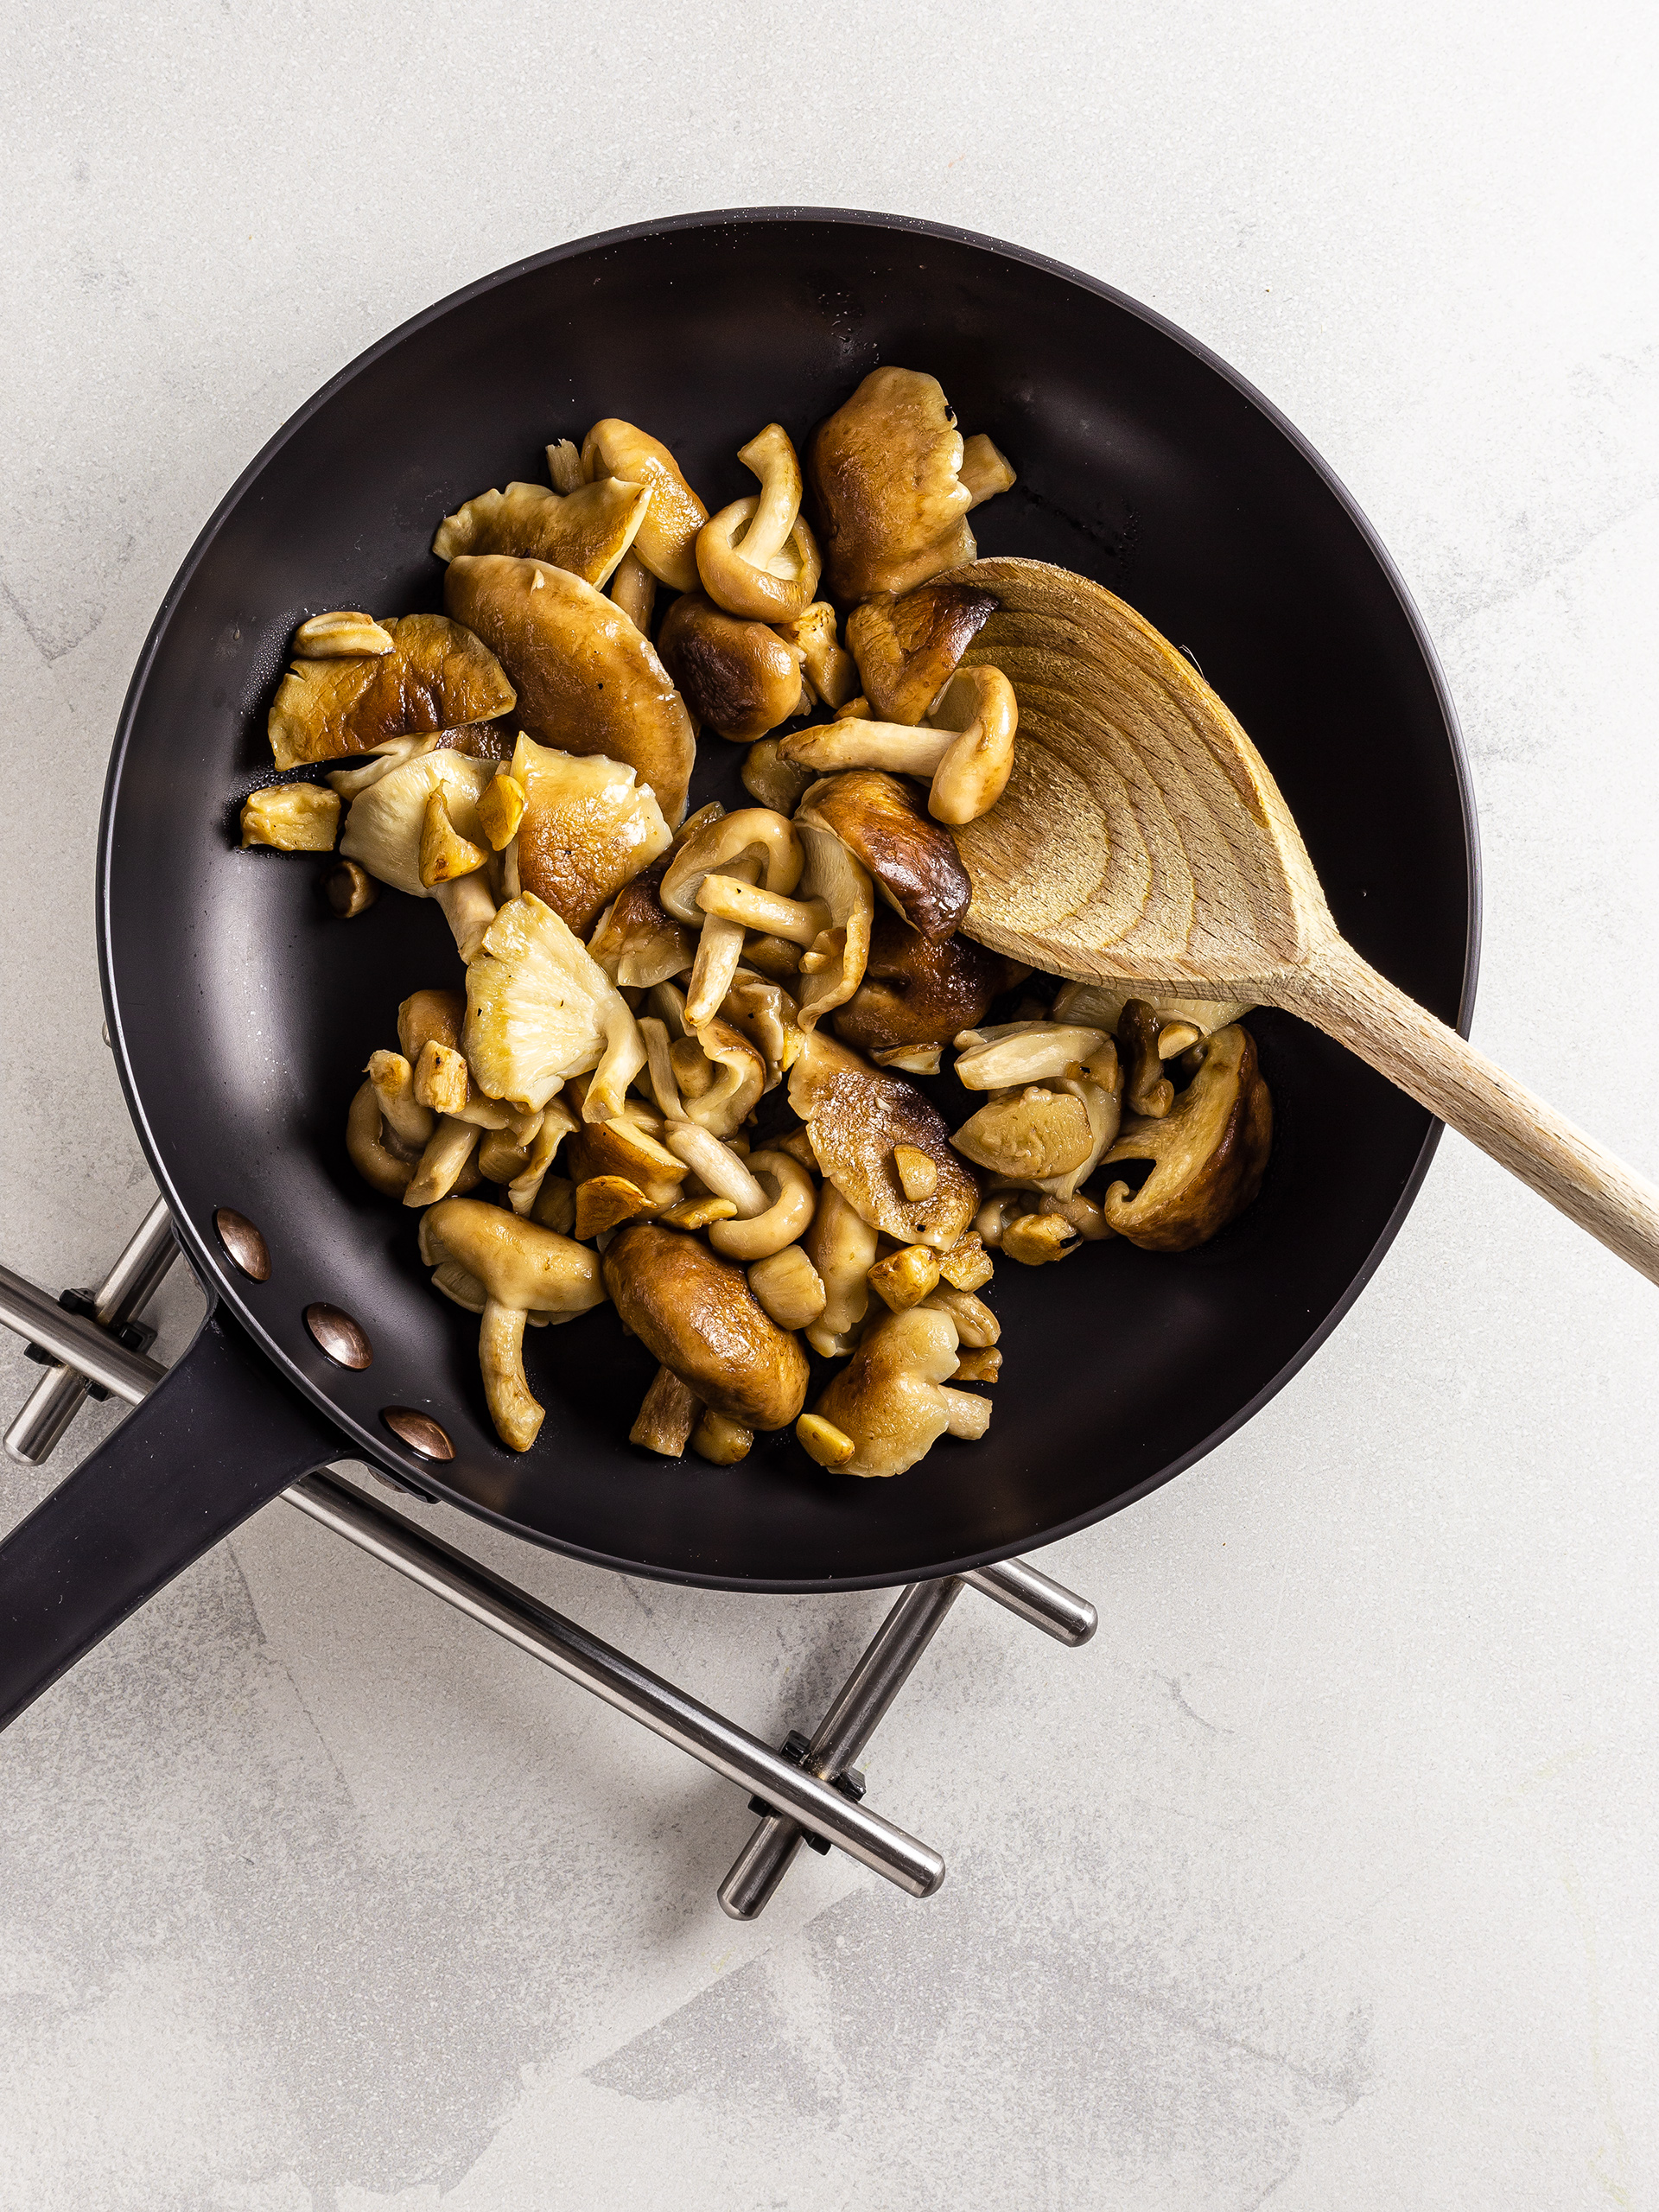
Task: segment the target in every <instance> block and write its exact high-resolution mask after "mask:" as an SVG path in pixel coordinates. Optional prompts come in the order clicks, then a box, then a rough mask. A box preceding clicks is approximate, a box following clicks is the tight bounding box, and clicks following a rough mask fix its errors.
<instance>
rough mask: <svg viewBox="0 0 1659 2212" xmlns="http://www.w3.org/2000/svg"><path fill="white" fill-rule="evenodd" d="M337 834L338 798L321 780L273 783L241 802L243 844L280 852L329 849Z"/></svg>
mask: <svg viewBox="0 0 1659 2212" xmlns="http://www.w3.org/2000/svg"><path fill="white" fill-rule="evenodd" d="M339 834H340V800H339V798H337V797H336V796H335V794H334V792H333V791H325V790H324V789H323V787H322V785H321V784H272V785H269V786H268V787H267V788H266V789H265V790H264V791H251V792H250V793H249V795H248V797H247V798H245V799H244V800H243V802H242V844H243V849H244V850H245V849H247V847H248V846H250V845H270V846H274V847H275V849H277V852H279V853H331V852H333V850H334V839H335V838H336V837H337V836H339Z"/></svg>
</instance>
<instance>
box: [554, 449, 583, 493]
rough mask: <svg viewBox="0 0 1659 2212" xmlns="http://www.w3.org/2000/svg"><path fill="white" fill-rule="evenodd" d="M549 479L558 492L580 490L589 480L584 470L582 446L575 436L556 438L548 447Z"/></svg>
mask: <svg viewBox="0 0 1659 2212" xmlns="http://www.w3.org/2000/svg"><path fill="white" fill-rule="evenodd" d="M547 474H548V480H549V481H550V483H551V485H552V486H553V489H554V490H555V491H556V492H563V493H570V492H579V491H580V490H581V489H582V486H583V485H584V484H585V483H586V482H587V478H586V477H585V476H584V475H583V474H582V448H581V447H580V446H579V445H578V444H577V443H576V442H575V439H574V438H556V439H555V440H554V442H553V443H552V444H551V445H550V446H549V447H548V448H547Z"/></svg>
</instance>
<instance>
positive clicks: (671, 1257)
mask: <svg viewBox="0 0 1659 2212" xmlns="http://www.w3.org/2000/svg"><path fill="white" fill-rule="evenodd" d="M604 1271H605V1282H606V1286H607V1288H608V1290H609V1292H610V1294H611V1297H612V1300H613V1302H614V1304H615V1306H616V1310H617V1312H618V1313H619V1314H620V1317H621V1319H622V1320H623V1322H624V1324H625V1325H626V1327H628V1328H629V1329H631V1330H632V1332H633V1334H634V1335H635V1336H637V1337H638V1338H639V1340H640V1342H641V1343H642V1344H644V1345H645V1349H646V1351H649V1352H650V1353H651V1354H652V1357H653V1358H655V1359H658V1360H659V1361H660V1362H661V1363H662V1364H663V1365H664V1367H669V1368H671V1369H672V1370H674V1372H675V1374H677V1376H679V1377H680V1378H681V1380H682V1381H683V1383H686V1384H687V1385H688V1387H689V1388H690V1389H692V1390H694V1391H695V1392H696V1395H697V1396H698V1397H700V1398H701V1399H702V1402H703V1403H704V1405H706V1406H709V1407H711V1408H713V1410H714V1411H715V1413H718V1414H725V1415H726V1417H727V1418H728V1420H730V1421H741V1423H742V1424H743V1425H744V1427H747V1428H754V1429H773V1428H783V1427H785V1426H786V1425H787V1424H788V1423H789V1422H791V1421H793V1420H794V1418H795V1416H796V1414H798V1413H799V1411H800V1410H801V1406H802V1403H803V1402H804V1398H805V1396H806V1383H807V1364H806V1356H805V1354H804V1352H803V1351H802V1350H801V1348H800V1345H799V1344H798V1343H797V1342H796V1340H795V1338H793V1337H792V1336H791V1334H790V1333H789V1332H787V1331H786V1330H784V1329H780V1328H779V1326H778V1324H777V1323H776V1322H775V1321H774V1320H773V1319H772V1317H771V1315H770V1314H769V1313H767V1312H766V1309H765V1307H764V1306H761V1304H760V1300H758V1299H757V1298H756V1297H755V1296H754V1294H753V1292H752V1291H751V1290H750V1288H749V1286H748V1283H747V1281H746V1279H745V1277H744V1274H743V1271H742V1269H741V1268H736V1267H733V1266H731V1265H730V1264H729V1263H728V1262H726V1261H724V1260H721V1259H718V1258H716V1256H715V1254H714V1253H712V1252H710V1251H709V1249H707V1248H706V1246H704V1245H702V1244H701V1243H698V1242H697V1240H696V1238H695V1237H692V1236H682V1235H680V1234H679V1233H678V1232H677V1231H676V1230H671V1229H660V1228H658V1227H657V1226H655V1225H654V1224H639V1223H632V1224H629V1225H628V1226H627V1227H626V1228H625V1229H623V1230H620V1231H619V1232H618V1234H617V1236H615V1238H614V1239H613V1242H612V1243H611V1245H610V1248H609V1249H608V1250H607V1253H606V1255H605V1262H604Z"/></svg>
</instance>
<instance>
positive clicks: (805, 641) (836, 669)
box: [772, 599, 858, 707]
mask: <svg viewBox="0 0 1659 2212" xmlns="http://www.w3.org/2000/svg"><path fill="white" fill-rule="evenodd" d="M772 627H773V629H774V630H776V631H777V632H778V634H779V637H780V638H781V639H783V641H784V643H785V645H798V646H799V647H800V650H801V656H802V658H803V660H804V663H805V666H806V675H807V681H808V682H809V683H810V684H811V686H812V689H813V690H815V691H816V692H817V695H818V696H819V698H820V699H822V700H823V703H824V705H825V706H826V707H844V706H845V705H846V703H847V702H848V701H849V699H850V698H851V697H852V696H853V694H854V692H855V691H856V690H857V689H858V669H857V666H856V664H855V662H854V659H853V657H852V655H851V653H849V652H847V651H846V650H845V649H844V648H843V647H842V645H840V644H839V643H838V642H837V639H836V610H835V608H834V607H832V606H831V605H830V603H829V601H828V600H827V599H815V600H814V601H813V602H812V604H811V606H810V607H803V608H802V609H801V612H800V613H798V614H797V615H795V616H794V617H793V618H792V619H791V620H788V621H781V622H774V623H773V624H772Z"/></svg>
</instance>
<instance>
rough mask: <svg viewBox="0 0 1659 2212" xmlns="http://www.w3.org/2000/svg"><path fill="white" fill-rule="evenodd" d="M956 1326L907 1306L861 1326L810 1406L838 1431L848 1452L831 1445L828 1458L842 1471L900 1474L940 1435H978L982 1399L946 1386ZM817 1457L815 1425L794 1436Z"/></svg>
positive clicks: (985, 1411)
mask: <svg viewBox="0 0 1659 2212" xmlns="http://www.w3.org/2000/svg"><path fill="white" fill-rule="evenodd" d="M956 1371H957V1325H956V1323H955V1322H954V1321H953V1320H952V1319H951V1318H950V1315H949V1314H948V1313H940V1312H939V1311H938V1309H937V1308H935V1307H932V1306H911V1307H910V1308H909V1309H908V1310H907V1311H906V1312H904V1313H887V1314H884V1315H883V1316H882V1317H881V1319H880V1320H878V1321H877V1322H875V1323H874V1325H873V1326H872V1327H870V1328H868V1329H867V1330H866V1331H865V1333H864V1337H863V1340H862V1342H861V1344H860V1345H859V1347H858V1350H857V1351H855V1353H854V1354H853V1357H852V1358H851V1359H850V1360H849V1362H848V1363H847V1365H846V1366H845V1367H844V1368H842V1370H841V1372H840V1374H839V1375H837V1376H836V1378H835V1380H834V1381H833V1382H832V1383H830V1385H829V1389H827V1390H826V1391H825V1392H824V1394H823V1396H822V1397H821V1398H820V1399H819V1400H818V1402H817V1405H816V1406H815V1407H814V1408H813V1409H812V1410H813V1413H814V1414H816V1415H817V1420H818V1421H819V1422H820V1423H822V1424H823V1425H824V1427H828V1428H830V1429H833V1430H836V1431H838V1432H839V1433H840V1435H841V1436H842V1438H844V1439H846V1440H847V1441H848V1442H849V1443H850V1444H851V1446H852V1449H851V1451H850V1452H842V1451H841V1449H840V1447H839V1446H835V1445H833V1444H831V1446H830V1448H831V1450H832V1451H833V1452H835V1454H836V1456H835V1457H834V1458H833V1459H829V1461H828V1462H824V1461H821V1462H820V1464H829V1465H836V1466H838V1467H839V1468H840V1470H841V1471H842V1473H843V1474H849V1475H902V1474H903V1473H904V1472H905V1471H906V1468H907V1467H913V1466H914V1465H915V1464H916V1462H917V1461H918V1459H922V1458H923V1457H924V1456H925V1454H926V1453H927V1452H930V1451H931V1449H932V1447H933V1446H934V1445H935V1444H937V1443H938V1440H939V1439H940V1437H942V1436H944V1435H945V1434H946V1433H949V1434H950V1435H953V1436H982V1435H983V1434H984V1433H985V1430H986V1427H987V1426H988V1423H989V1420H990V1410H991V1408H990V1401H989V1400H988V1399H987V1398H978V1397H976V1396H974V1395H973V1394H972V1393H971V1392H969V1391H966V1390H953V1389H950V1387H949V1383H950V1377H951V1376H953V1375H954V1374H955V1373H956ZM801 1441H802V1443H803V1445H804V1446H805V1447H806V1448H807V1450H808V1451H810V1452H812V1456H813V1457H814V1458H815V1459H817V1458H819V1453H818V1452H817V1451H816V1450H814V1449H813V1446H814V1443H815V1442H828V1441H829V1440H827V1439H824V1438H823V1433H822V1431H821V1430H820V1431H817V1432H810V1433H808V1434H807V1435H804V1436H802V1438H801Z"/></svg>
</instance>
